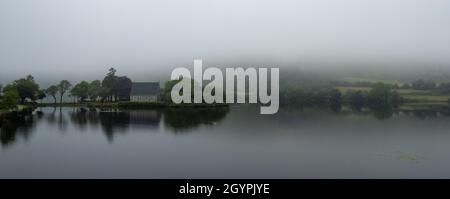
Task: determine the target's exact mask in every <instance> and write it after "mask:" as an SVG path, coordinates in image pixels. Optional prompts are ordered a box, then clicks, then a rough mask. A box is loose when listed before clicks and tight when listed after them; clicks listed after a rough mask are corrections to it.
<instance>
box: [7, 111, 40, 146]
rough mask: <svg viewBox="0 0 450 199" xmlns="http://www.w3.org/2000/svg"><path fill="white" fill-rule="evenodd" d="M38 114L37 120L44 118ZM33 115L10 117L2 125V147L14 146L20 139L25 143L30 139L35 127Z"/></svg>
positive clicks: (13, 115)
mask: <svg viewBox="0 0 450 199" xmlns="http://www.w3.org/2000/svg"><path fill="white" fill-rule="evenodd" d="M41 116H42V114H38V116H37V119H40V118H42V117H41ZM34 120H35V118H34V116H33V115H15V114H12V115H8V116H5V118H4V119H3V120H2V122H1V123H0V126H1V130H0V143H1V146H2V147H8V146H10V145H12V144H14V143H15V142H16V141H17V140H18V139H19V138H22V139H24V140H25V141H26V140H28V139H29V137H30V136H31V133H32V132H33V127H34V125H35V121H34Z"/></svg>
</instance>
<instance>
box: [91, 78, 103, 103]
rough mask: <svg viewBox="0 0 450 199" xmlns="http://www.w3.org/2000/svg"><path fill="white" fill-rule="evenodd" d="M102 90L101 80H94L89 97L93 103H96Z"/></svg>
mask: <svg viewBox="0 0 450 199" xmlns="http://www.w3.org/2000/svg"><path fill="white" fill-rule="evenodd" d="M101 89H102V83H101V82H100V80H94V81H92V82H91V83H90V84H89V88H88V96H89V99H90V100H91V101H96V100H97V98H98V97H99V96H100V92H101Z"/></svg>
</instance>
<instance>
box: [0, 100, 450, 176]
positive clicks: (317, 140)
mask: <svg viewBox="0 0 450 199" xmlns="http://www.w3.org/2000/svg"><path fill="white" fill-rule="evenodd" d="M0 139H1V151H0V178H450V168H449V165H450V154H449V151H450V116H449V115H448V114H446V113H442V112H436V111H388V112H381V113H374V112H371V111H365V112H356V111H352V110H351V109H344V108H343V109H342V110H338V111H332V110H325V109H289V110H284V109H281V110H280V111H279V112H278V113H277V114H275V115H260V114H259V108H258V107H251V106H231V107H229V108H216V109H205V108H203V109H201V108H197V109H159V110H120V111H118V110H101V109H80V108H62V109H60V108H53V107H45V108H38V109H36V110H35V112H34V113H33V115H32V116H28V117H26V118H24V120H23V121H21V122H20V124H17V125H9V126H3V127H2V129H1V134H0Z"/></svg>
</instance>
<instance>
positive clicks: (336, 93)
mask: <svg viewBox="0 0 450 199" xmlns="http://www.w3.org/2000/svg"><path fill="white" fill-rule="evenodd" d="M400 103H403V98H402V97H401V96H400V95H399V94H398V93H397V91H395V90H394V89H392V86H391V85H389V84H384V83H375V84H373V85H372V86H371V89H370V90H368V91H361V90H358V91H352V90H349V91H347V92H345V94H343V93H342V92H341V91H340V90H338V89H336V88H332V87H330V88H319V89H301V88H287V89H283V90H282V91H281V92H280V104H281V105H282V106H300V107H310V106H331V107H336V106H341V105H343V104H346V105H350V106H352V107H355V108H358V109H359V108H362V107H363V106H368V107H373V108H376V107H381V106H393V105H398V104H400Z"/></svg>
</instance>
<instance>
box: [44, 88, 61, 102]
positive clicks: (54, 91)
mask: <svg viewBox="0 0 450 199" xmlns="http://www.w3.org/2000/svg"><path fill="white" fill-rule="evenodd" d="M58 90H59V88H58V86H55V85H52V86H50V87H48V88H47V89H46V90H45V93H47V95H49V96H52V97H53V100H54V102H53V103H54V104H56V95H57V94H58Z"/></svg>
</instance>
